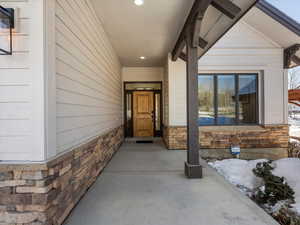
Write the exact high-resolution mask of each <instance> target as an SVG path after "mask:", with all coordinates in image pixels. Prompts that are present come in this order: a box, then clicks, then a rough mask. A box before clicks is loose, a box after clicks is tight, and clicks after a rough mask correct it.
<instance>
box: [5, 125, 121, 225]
mask: <svg viewBox="0 0 300 225" xmlns="http://www.w3.org/2000/svg"><path fill="white" fill-rule="evenodd" d="M123 139H124V138H123V127H119V128H117V129H114V130H112V131H110V132H108V133H107V134H105V135H103V136H101V137H98V138H95V139H94V140H92V141H90V142H89V143H87V144H84V145H82V146H80V147H78V148H76V149H74V150H72V151H70V152H68V153H65V154H64V155H62V156H60V157H58V158H56V159H54V160H51V161H49V162H47V163H44V164H24V165H12V164H6V165H3V164H2V165H0V224H1V225H2V224H3V225H4V224H14V225H15V224H23V225H25V224H26V225H60V224H62V223H63V221H64V220H65V219H66V217H67V216H68V215H69V213H70V212H71V210H72V209H73V208H74V206H75V205H76V203H77V202H78V201H79V200H80V198H81V197H82V196H83V195H84V194H85V193H86V191H87V189H88V188H89V187H90V186H91V185H92V184H93V183H94V182H95V180H96V178H97V176H98V175H99V174H100V173H101V171H102V170H103V169H104V167H105V166H106V164H107V163H108V162H109V160H110V159H111V158H112V156H113V154H114V153H115V152H116V151H117V150H118V149H119V147H120V145H121V143H122V142H123Z"/></svg>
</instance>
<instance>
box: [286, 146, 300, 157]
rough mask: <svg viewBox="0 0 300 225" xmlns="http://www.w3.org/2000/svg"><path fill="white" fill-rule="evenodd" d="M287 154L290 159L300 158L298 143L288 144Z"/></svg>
mask: <svg viewBox="0 0 300 225" xmlns="http://www.w3.org/2000/svg"><path fill="white" fill-rule="evenodd" d="M288 152H289V157H290V158H300V142H290V143H289V148H288Z"/></svg>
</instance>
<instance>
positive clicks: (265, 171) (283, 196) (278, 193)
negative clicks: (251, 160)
mask: <svg viewBox="0 0 300 225" xmlns="http://www.w3.org/2000/svg"><path fill="white" fill-rule="evenodd" d="M273 169H274V167H273V166H272V162H271V161H269V162H262V163H257V165H256V168H255V169H253V173H254V174H255V175H256V176H257V177H260V178H262V179H263V181H264V184H265V186H264V188H260V189H258V190H257V191H256V192H255V194H254V196H253V197H254V200H255V201H256V202H257V203H259V204H268V205H271V206H274V205H276V203H278V202H280V201H284V200H286V201H288V202H289V204H293V203H295V198H294V194H295V192H294V191H293V189H292V188H291V187H290V186H289V185H288V184H287V182H286V181H285V179H284V178H283V177H278V176H275V175H273V174H272V170H273Z"/></svg>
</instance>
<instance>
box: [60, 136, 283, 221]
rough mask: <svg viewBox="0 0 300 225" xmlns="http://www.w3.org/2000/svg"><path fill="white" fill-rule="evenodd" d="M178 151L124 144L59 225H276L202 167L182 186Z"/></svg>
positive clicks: (182, 157)
mask: <svg viewBox="0 0 300 225" xmlns="http://www.w3.org/2000/svg"><path fill="white" fill-rule="evenodd" d="M185 158H186V153H185V152H183V151H180V150H179V151H171V152H170V151H167V150H166V149H165V148H164V146H163V143H162V142H161V140H156V141H155V143H154V144H136V143H135V142H132V141H127V142H125V143H124V144H123V145H122V146H121V148H120V150H119V151H118V152H117V153H116V155H115V156H114V158H113V159H112V160H111V162H110V163H109V164H108V166H107V167H106V168H105V169H104V171H103V172H102V174H101V176H100V177H99V179H98V180H97V181H96V182H95V184H94V185H93V186H92V187H91V188H90V190H89V191H88V192H87V193H86V195H85V196H84V197H83V198H82V200H81V201H80V202H79V203H78V205H77V206H76V208H75V209H74V210H73V211H72V212H71V214H70V216H69V217H68V218H67V219H66V222H65V225H82V224H88V225H99V224H101V225H102V224H104V225H154V224H155V225H182V224H190V225H199V224H201V225H202V224H214V225H228V224H231V225H253V224H255V225H277V223H276V222H275V221H274V220H273V219H272V218H271V217H270V216H269V215H267V214H266V213H265V212H264V211H263V210H262V209H261V208H259V207H258V206H257V205H256V204H255V203H254V202H252V201H251V200H250V199H248V198H247V197H246V196H244V195H243V194H242V193H240V192H239V191H238V189H237V188H235V187H234V186H232V185H230V184H229V183H227V182H226V181H225V180H224V178H222V177H221V176H220V175H218V174H217V172H215V171H214V170H213V169H212V168H209V167H208V166H207V165H206V163H205V162H202V165H203V167H204V168H203V173H204V178H203V179H202V180H198V179H196V180H188V179H186V178H185V176H184V173H183V170H182V162H183V161H184V160H185Z"/></svg>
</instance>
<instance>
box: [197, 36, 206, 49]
mask: <svg viewBox="0 0 300 225" xmlns="http://www.w3.org/2000/svg"><path fill="white" fill-rule="evenodd" d="M207 45H208V42H207V41H205V40H204V39H203V38H202V37H199V47H200V48H202V49H205V47H206V46H207Z"/></svg>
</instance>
